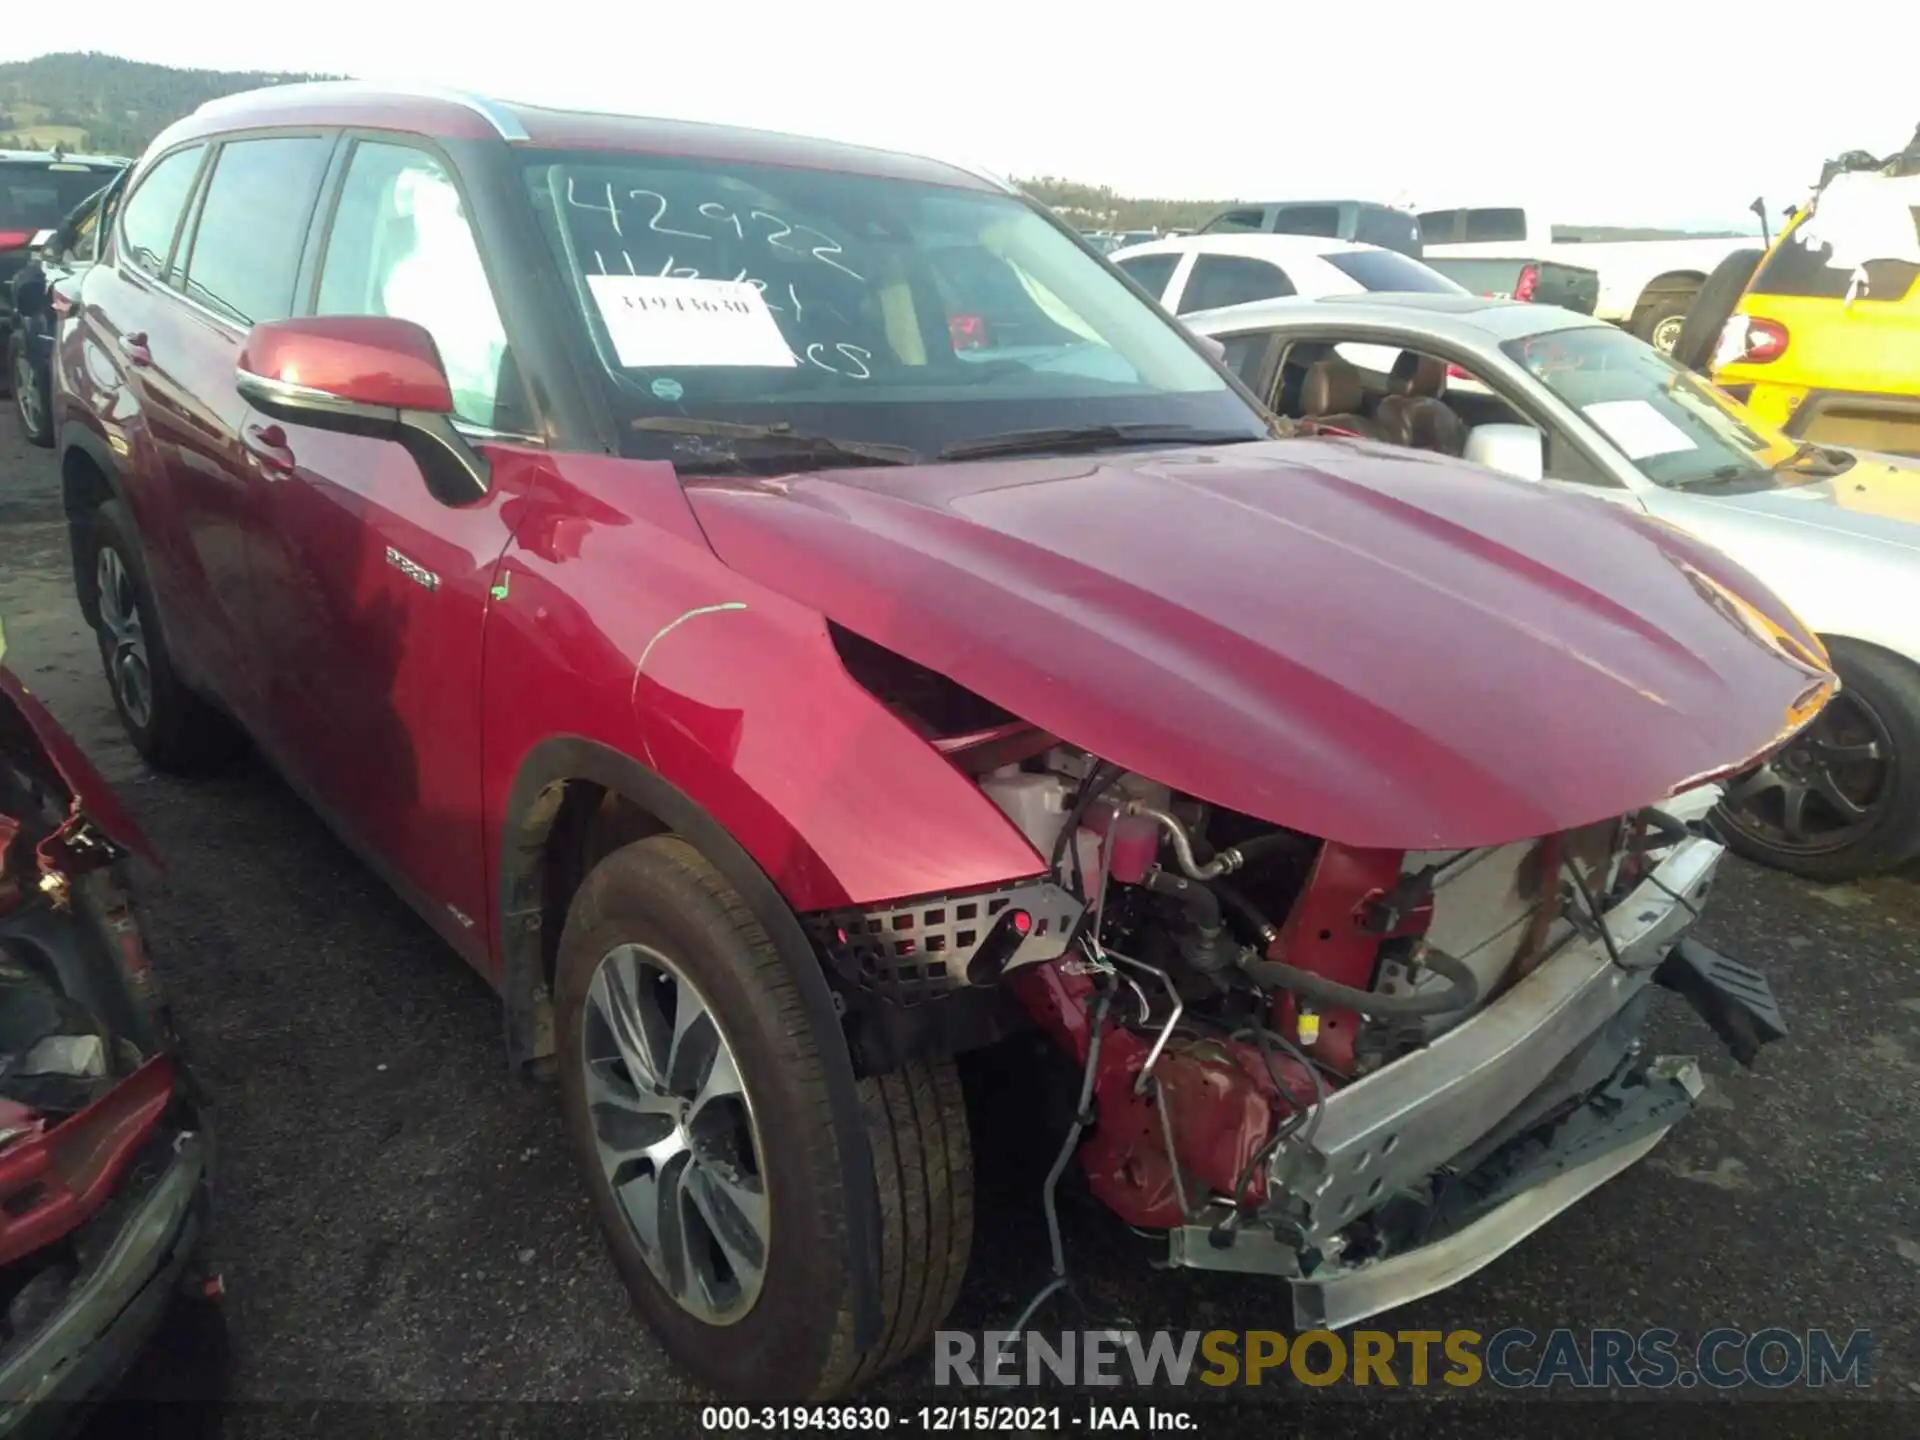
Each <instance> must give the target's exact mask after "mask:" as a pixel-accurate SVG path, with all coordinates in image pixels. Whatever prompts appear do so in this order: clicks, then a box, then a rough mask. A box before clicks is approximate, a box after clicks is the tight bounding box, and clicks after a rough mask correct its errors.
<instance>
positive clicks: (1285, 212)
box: [1272, 205, 1340, 240]
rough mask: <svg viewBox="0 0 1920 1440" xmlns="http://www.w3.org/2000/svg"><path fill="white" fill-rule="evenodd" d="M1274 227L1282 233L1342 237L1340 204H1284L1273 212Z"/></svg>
mask: <svg viewBox="0 0 1920 1440" xmlns="http://www.w3.org/2000/svg"><path fill="white" fill-rule="evenodd" d="M1272 229H1273V230H1274V232H1275V233H1276V234H1280V235H1317V236H1319V237H1320V238H1321V239H1323V240H1337V239H1339V238H1340V207H1339V206H1338V205H1283V206H1281V207H1280V208H1279V209H1278V210H1276V211H1274V212H1273V225H1272Z"/></svg>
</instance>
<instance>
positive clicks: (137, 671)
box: [95, 546, 153, 730]
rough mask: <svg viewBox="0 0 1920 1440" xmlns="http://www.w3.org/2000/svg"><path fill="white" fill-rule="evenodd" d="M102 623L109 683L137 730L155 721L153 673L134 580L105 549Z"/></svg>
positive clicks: (98, 577)
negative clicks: (135, 594) (135, 595)
mask: <svg viewBox="0 0 1920 1440" xmlns="http://www.w3.org/2000/svg"><path fill="white" fill-rule="evenodd" d="M95 578H96V580H97V582H98V585H99V590H100V623H101V625H102V626H104V627H105V629H106V632H107V633H106V649H107V679H108V681H109V683H111V684H112V686H113V689H114V694H115V695H116V696H117V697H118V698H119V701H120V704H121V706H122V707H123V708H124V709H125V710H126V712H127V718H128V719H129V720H131V721H132V722H133V724H134V726H135V728H136V729H141V730H144V729H145V728H146V727H147V725H148V724H149V723H150V722H151V721H152V719H153V670H152V667H151V665H150V663H149V661H148V658H147V633H146V627H145V626H144V625H143V624H142V623H141V620H140V606H139V603H138V602H137V601H136V599H135V598H134V588H133V577H132V576H131V575H129V574H128V573H127V567H126V566H125V565H124V564H123V563H121V560H120V553H119V551H117V550H115V549H113V548H112V547H111V546H103V547H102V548H101V551H100V562H99V567H98V570H97V573H96V577H95Z"/></svg>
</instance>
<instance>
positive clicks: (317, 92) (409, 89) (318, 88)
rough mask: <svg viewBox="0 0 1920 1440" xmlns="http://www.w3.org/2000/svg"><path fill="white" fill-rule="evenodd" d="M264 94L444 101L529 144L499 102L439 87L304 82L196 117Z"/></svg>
mask: <svg viewBox="0 0 1920 1440" xmlns="http://www.w3.org/2000/svg"><path fill="white" fill-rule="evenodd" d="M262 94H273V95H288V96H292V97H294V98H295V99H298V98H301V97H303V96H312V97H314V98H316V99H323V98H325V97H327V96H329V95H406V96H411V97H414V98H416V99H420V100H445V101H447V102H449V103H451V104H454V105H461V106H464V107H465V108H467V109H468V110H471V111H472V112H473V113H474V114H476V115H478V116H480V117H481V119H483V120H485V121H486V122H487V123H488V124H489V125H491V126H492V127H493V129H494V133H495V134H497V135H498V136H499V137H500V138H501V139H502V140H507V141H517V140H527V139H530V138H531V137H530V136H529V135H528V134H527V130H526V127H525V126H524V125H522V124H521V123H520V121H519V118H518V117H517V116H515V115H514V113H513V112H512V111H511V110H509V109H507V107H506V106H504V105H502V104H501V103H500V102H499V101H497V100H492V99H489V98H488V97H487V96H485V95H476V94H474V93H473V92H472V91H469V90H450V89H444V88H442V87H440V86H437V85H375V84H371V83H369V82H368V81H365V80H302V81H298V82H296V83H295V84H292V85H263V86H261V87H260V88H259V89H257V90H243V91H241V92H240V93H239V94H237V95H223V96H221V97H220V98H218V99H215V100H208V101H206V102H204V103H203V104H202V105H201V106H200V108H199V109H197V110H195V111H194V112H193V113H194V114H196V115H218V114H220V113H222V112H223V111H227V110H234V109H238V108H240V106H239V105H238V104H237V103H236V102H238V101H242V100H245V101H248V102H251V101H252V100H253V98H254V97H255V96H258V95H262Z"/></svg>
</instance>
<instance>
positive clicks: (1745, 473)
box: [1660, 465, 1769, 490]
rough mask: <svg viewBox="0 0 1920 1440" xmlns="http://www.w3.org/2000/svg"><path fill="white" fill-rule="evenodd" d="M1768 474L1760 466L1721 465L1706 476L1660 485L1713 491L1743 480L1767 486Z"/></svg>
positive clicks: (1671, 488)
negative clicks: (1718, 487)
mask: <svg viewBox="0 0 1920 1440" xmlns="http://www.w3.org/2000/svg"><path fill="white" fill-rule="evenodd" d="M1768 474H1769V472H1768V471H1766V470H1762V469H1761V468H1760V467H1759V466H1758V465H1721V466H1717V467H1716V468H1714V469H1712V470H1709V471H1707V473H1706V474H1704V475H1688V476H1686V477H1684V478H1683V479H1679V480H1665V481H1661V482H1660V483H1661V484H1663V485H1665V486H1666V488H1667V489H1669V490H1711V489H1714V488H1716V487H1717V486H1721V485H1736V484H1738V483H1739V482H1740V481H1742V480H1749V481H1755V482H1758V483H1761V484H1765V483H1767V477H1768Z"/></svg>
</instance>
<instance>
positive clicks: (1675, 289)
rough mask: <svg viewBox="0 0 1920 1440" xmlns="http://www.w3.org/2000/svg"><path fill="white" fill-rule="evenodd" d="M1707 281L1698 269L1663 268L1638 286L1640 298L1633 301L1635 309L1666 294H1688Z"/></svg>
mask: <svg viewBox="0 0 1920 1440" xmlns="http://www.w3.org/2000/svg"><path fill="white" fill-rule="evenodd" d="M1706 283H1707V277H1706V275H1705V273H1704V272H1702V271H1699V270H1663V271H1662V272H1661V273H1660V274H1658V275H1656V276H1654V277H1653V278H1652V279H1651V280H1649V281H1647V283H1646V284H1645V285H1643V286H1641V287H1640V298H1639V299H1637V300H1635V301H1634V302H1633V308H1634V309H1635V310H1636V311H1639V310H1642V309H1644V308H1645V307H1646V306H1647V305H1649V304H1650V303H1652V302H1653V301H1655V300H1658V299H1660V298H1662V297H1664V296H1667V295H1689V294H1692V293H1693V292H1695V291H1697V290H1699V288H1700V287H1701V286H1702V285H1704V284H1706Z"/></svg>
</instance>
